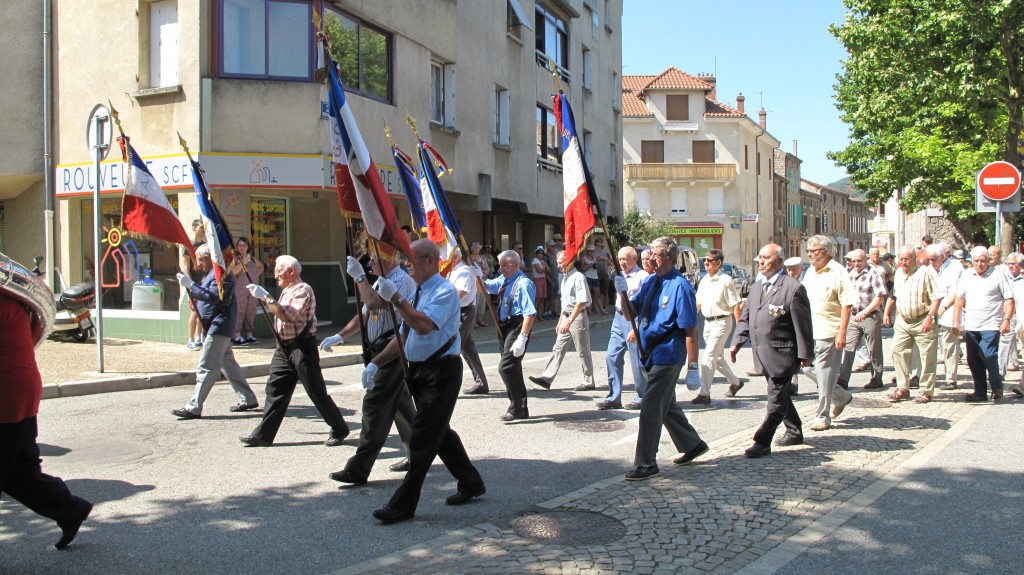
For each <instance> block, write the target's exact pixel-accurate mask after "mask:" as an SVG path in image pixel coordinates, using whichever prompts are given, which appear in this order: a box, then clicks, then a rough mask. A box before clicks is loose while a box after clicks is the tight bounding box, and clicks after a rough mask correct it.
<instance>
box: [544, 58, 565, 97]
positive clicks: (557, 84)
mask: <svg viewBox="0 0 1024 575" xmlns="http://www.w3.org/2000/svg"><path fill="white" fill-rule="evenodd" d="M547 68H548V70H551V77H552V78H553V79H554V80H555V87H556V88H558V91H559V92H561V91H562V82H561V81H560V80H559V77H558V69H557V68H555V61H554V60H553V59H552V58H551V56H548V65H547Z"/></svg>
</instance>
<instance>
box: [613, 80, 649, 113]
mask: <svg viewBox="0 0 1024 575" xmlns="http://www.w3.org/2000/svg"><path fill="white" fill-rule="evenodd" d="M656 77H657V76H623V77H622V116H623V117H625V118H628V117H634V118H636V117H644V116H653V115H654V114H652V113H651V111H650V110H648V109H647V103H646V102H644V100H643V98H641V97H640V93H641V92H643V89H644V86H646V85H647V84H648V83H649V82H650V81H651V80H653V79H654V78H656Z"/></svg>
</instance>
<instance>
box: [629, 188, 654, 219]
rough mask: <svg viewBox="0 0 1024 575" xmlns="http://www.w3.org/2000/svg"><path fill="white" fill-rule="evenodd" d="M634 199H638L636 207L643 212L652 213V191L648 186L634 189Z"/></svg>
mask: <svg viewBox="0 0 1024 575" xmlns="http://www.w3.org/2000/svg"><path fill="white" fill-rule="evenodd" d="M633 200H634V201H636V209H637V211H638V212H640V213H641V214H649V213H651V191H650V190H648V189H647V188H637V189H636V190H634V191H633Z"/></svg>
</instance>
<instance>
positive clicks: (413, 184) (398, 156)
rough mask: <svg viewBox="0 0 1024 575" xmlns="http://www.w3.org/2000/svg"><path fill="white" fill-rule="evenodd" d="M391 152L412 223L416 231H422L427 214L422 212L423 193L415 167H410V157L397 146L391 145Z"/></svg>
mask: <svg viewBox="0 0 1024 575" xmlns="http://www.w3.org/2000/svg"><path fill="white" fill-rule="evenodd" d="M391 152H392V153H393V154H394V156H395V167H396V168H397V169H398V181H399V182H401V184H402V192H404V193H405V199H406V201H407V202H408V203H409V214H410V215H411V216H412V225H413V227H414V228H416V231H418V232H422V231H423V230H425V229H426V228H427V216H426V215H425V214H424V213H423V194H422V193H421V192H420V183H419V181H418V180H417V178H416V169H415V168H413V167H412V158H410V157H409V156H408V155H407V154H406V153H405V152H403V151H402V150H401V149H400V148H399V147H398V146H391Z"/></svg>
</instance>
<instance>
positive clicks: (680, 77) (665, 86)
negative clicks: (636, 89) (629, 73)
mask: <svg viewBox="0 0 1024 575" xmlns="http://www.w3.org/2000/svg"><path fill="white" fill-rule="evenodd" d="M651 89H656V90H705V91H708V92H710V91H711V90H713V89H714V87H713V86H712V85H711V84H708V83H707V82H705V81H704V80H701V79H699V78H695V77H693V76H691V75H689V74H687V73H686V72H681V71H680V70H678V69H677V68H675V67H671V68H669V69H668V70H665V71H664V72H662V73H661V74H658V75H657V76H656V77H655V78H654V79H653V80H651V81H650V82H648V84H647V85H646V86H644V90H651Z"/></svg>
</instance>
